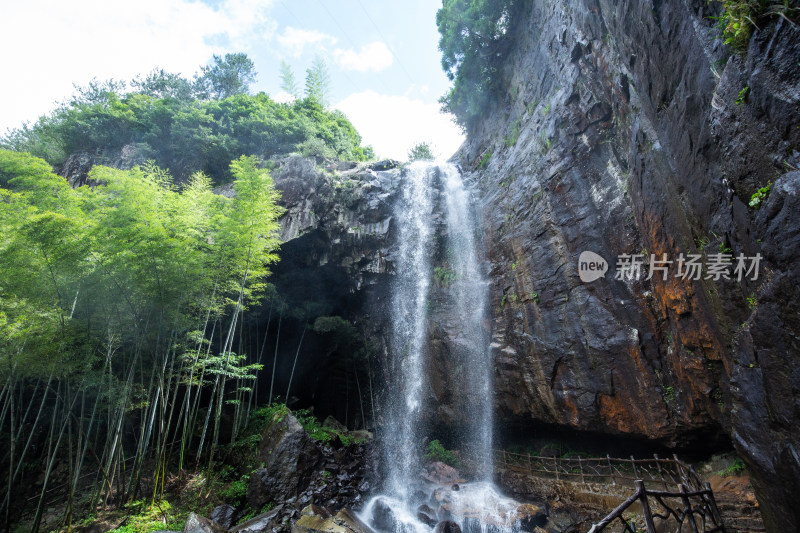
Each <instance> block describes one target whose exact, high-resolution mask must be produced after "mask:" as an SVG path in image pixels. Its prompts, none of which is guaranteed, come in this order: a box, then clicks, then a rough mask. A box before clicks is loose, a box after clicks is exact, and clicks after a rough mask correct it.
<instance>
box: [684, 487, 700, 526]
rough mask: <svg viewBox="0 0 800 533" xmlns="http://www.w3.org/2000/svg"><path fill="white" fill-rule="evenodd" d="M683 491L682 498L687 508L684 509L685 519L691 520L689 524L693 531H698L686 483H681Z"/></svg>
mask: <svg viewBox="0 0 800 533" xmlns="http://www.w3.org/2000/svg"><path fill="white" fill-rule="evenodd" d="M680 491H681V500H683V505H685V506H686V510H685V511H684V516H685V517H686V518H685V519H688V520H689V525H690V526H691V527H692V533H698V531H697V522H695V521H694V513H692V502H690V501H689V497H688V496H686V493H687V492H688V491H687V490H686V485H684V484H683V483H681V486H680Z"/></svg>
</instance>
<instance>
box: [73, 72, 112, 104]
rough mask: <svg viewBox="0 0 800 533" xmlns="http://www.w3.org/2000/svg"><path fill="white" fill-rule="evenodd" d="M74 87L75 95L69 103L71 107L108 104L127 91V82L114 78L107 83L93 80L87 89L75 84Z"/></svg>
mask: <svg viewBox="0 0 800 533" xmlns="http://www.w3.org/2000/svg"><path fill="white" fill-rule="evenodd" d="M72 87H73V88H74V89H75V94H73V95H72V99H71V100H70V102H69V104H70V105H71V106H78V105H94V104H106V103H108V101H109V99H110V98H116V96H117V94H119V93H121V92H123V91H125V82H124V81H119V80H115V79H113V78H111V79H108V80H106V81H99V80H98V79H97V78H92V81H90V82H89V84H88V85H86V86H85V87H83V86H80V85H75V84H74V83H73V84H72Z"/></svg>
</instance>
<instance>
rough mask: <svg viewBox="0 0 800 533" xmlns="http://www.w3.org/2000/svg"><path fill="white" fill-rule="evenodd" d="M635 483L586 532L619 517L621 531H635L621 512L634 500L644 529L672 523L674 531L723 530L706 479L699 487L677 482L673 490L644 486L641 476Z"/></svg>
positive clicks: (652, 532)
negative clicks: (691, 488)
mask: <svg viewBox="0 0 800 533" xmlns="http://www.w3.org/2000/svg"><path fill="white" fill-rule="evenodd" d="M635 486H636V492H635V493H634V494H633V495H632V496H631V497H630V498H628V499H627V500H625V501H624V502H622V504H620V506H619V507H617V508H616V509H614V510H613V511H612V512H611V513H610V514H609V515H608V516H606V517H605V518H604V519H602V520H601V521H600V522H598V523H596V524H594V525H593V526H592V528H591V529H590V530H589V533H599V532H600V531H603V530H605V529H606V528H607V527H609V526H612V525H613V524H614V521H615V520H619V522H620V523H621V524H622V529H621V531H622V532H623V533H624V532H628V533H637V529H636V525H635V524H634V523H633V520H632V519H627V520H626V519H625V518H624V516H623V514H624V513H625V511H627V510H628V508H629V507H631V506H632V505H634V504H635V503H637V502H638V503H639V504H640V505H641V508H642V515H643V517H644V526H645V528H646V530H647V533H657V531H665V530H666V528H670V527H674V528H675V531H676V532H677V533H682V532H683V531H689V532H691V533H712V532H716V531H721V532H723V533H724V531H725V526H724V525H723V523H722V518H721V516H720V514H719V509H718V508H717V502H716V500H715V499H714V492H713V491H712V490H711V487H710V486H709V485H708V483H706V484H705V487H704V488H703V489H702V490H695V491H689V490H688V489H687V488H686V485H683V484H681V485H679V487H678V488H679V490H678V491H677V492H667V491H659V490H648V489H646V488H645V485H644V482H643V481H642V480H636V482H635ZM651 501H652V502H653V503H652V504H651ZM656 520H659V522H660V524H659V526H660V527H659V529H656Z"/></svg>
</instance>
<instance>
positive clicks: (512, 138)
mask: <svg viewBox="0 0 800 533" xmlns="http://www.w3.org/2000/svg"><path fill="white" fill-rule="evenodd" d="M519 129H520V120H519V119H517V120H515V121H514V123H513V124H512V125H511V128H510V129H509V131H508V134H507V135H506V139H505V145H506V147H507V148H510V147H512V146H514V145H515V144H517V140H518V139H519Z"/></svg>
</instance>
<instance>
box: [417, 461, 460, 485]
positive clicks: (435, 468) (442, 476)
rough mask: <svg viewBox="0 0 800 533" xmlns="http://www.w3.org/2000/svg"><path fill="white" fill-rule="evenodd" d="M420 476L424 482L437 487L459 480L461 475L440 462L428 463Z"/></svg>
mask: <svg viewBox="0 0 800 533" xmlns="http://www.w3.org/2000/svg"><path fill="white" fill-rule="evenodd" d="M421 476H422V478H423V479H425V480H426V481H430V482H431V483H436V484H437V485H449V484H451V483H453V482H455V481H460V480H461V475H460V474H459V473H458V470H456V469H455V468H453V467H452V466H450V465H446V464H444V463H442V462H440V461H434V462H432V463H428V465H427V466H426V467H425V470H424V471H423V472H422V474H421Z"/></svg>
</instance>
